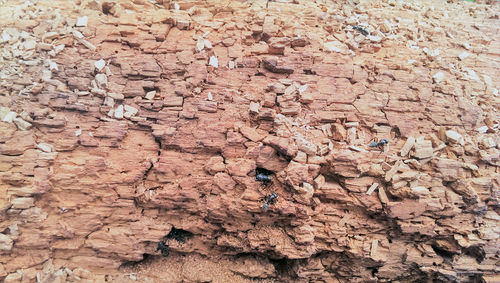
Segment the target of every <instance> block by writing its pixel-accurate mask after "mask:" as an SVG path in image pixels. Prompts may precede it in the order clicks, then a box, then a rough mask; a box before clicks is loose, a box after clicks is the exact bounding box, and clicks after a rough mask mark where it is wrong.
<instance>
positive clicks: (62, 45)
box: [54, 35, 83, 54]
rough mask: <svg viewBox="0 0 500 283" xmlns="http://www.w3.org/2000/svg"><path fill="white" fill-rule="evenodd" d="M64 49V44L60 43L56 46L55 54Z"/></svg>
mask: <svg viewBox="0 0 500 283" xmlns="http://www.w3.org/2000/svg"><path fill="white" fill-rule="evenodd" d="M82 36H83V35H82ZM63 50H64V44H59V45H56V46H54V52H55V54H58V53H59V52H61V51H63Z"/></svg>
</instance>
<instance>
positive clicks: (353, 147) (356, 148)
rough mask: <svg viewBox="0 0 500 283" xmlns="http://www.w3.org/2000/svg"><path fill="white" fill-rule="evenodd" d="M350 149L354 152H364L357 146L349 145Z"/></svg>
mask: <svg viewBox="0 0 500 283" xmlns="http://www.w3.org/2000/svg"><path fill="white" fill-rule="evenodd" d="M349 148H350V149H352V150H354V151H357V152H366V150H365V149H363V148H361V147H359V146H355V145H351V146H349Z"/></svg>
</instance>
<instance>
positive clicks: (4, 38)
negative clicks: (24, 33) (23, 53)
mask: <svg viewBox="0 0 500 283" xmlns="http://www.w3.org/2000/svg"><path fill="white" fill-rule="evenodd" d="M10 39H11V37H10V35H9V34H8V33H7V31H6V30H4V31H3V32H2V36H0V43H4V42H8V41H9V40H10Z"/></svg>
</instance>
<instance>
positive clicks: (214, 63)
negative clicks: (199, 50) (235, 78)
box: [208, 56, 219, 68]
mask: <svg viewBox="0 0 500 283" xmlns="http://www.w3.org/2000/svg"><path fill="white" fill-rule="evenodd" d="M208 65H210V66H212V67H214V68H219V59H217V57H215V56H210V61H209V62H208Z"/></svg>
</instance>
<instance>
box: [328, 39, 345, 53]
mask: <svg viewBox="0 0 500 283" xmlns="http://www.w3.org/2000/svg"><path fill="white" fill-rule="evenodd" d="M323 49H324V50H325V51H328V52H338V53H345V52H346V51H347V50H348V48H347V45H345V44H343V43H342V42H340V41H329V42H325V43H324V44H323Z"/></svg>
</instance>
